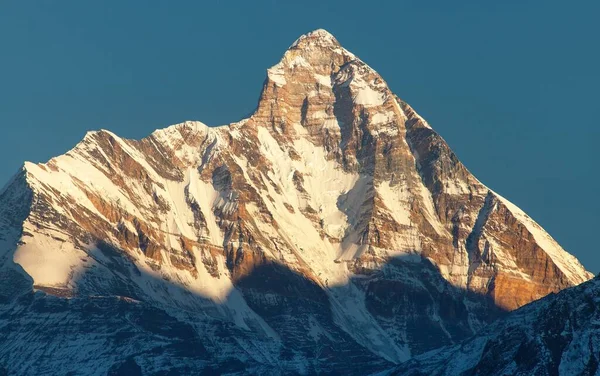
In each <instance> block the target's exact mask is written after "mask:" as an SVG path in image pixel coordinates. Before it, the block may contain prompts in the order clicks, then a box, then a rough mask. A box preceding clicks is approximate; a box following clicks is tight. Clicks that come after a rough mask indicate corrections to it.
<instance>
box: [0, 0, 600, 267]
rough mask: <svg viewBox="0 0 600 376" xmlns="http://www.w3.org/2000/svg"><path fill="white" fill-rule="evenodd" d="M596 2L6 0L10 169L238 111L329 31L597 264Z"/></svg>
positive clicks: (3, 99) (467, 157) (504, 190)
mask: <svg viewBox="0 0 600 376" xmlns="http://www.w3.org/2000/svg"><path fill="white" fill-rule="evenodd" d="M598 14H600V2H598V1H584V0H582V1H577V2H570V3H567V2H562V1H560V2H559V1H528V0H523V1H503V2H487V1H486V2H481V1H460V2H447V1H385V2H384V1H372V2H368V3H367V2H364V1H354V0H347V1H311V0H306V1H303V2H296V1H274V0H273V1H239V2H237V1H214V0H213V1H173V2H168V1H150V0H147V1H110V0H106V1H97V2H91V1H85V2H82V1H70V0H61V1H49V0H46V1H43V0H40V1H12V0H7V1H2V2H1V3H0V48H1V51H2V52H1V54H0V130H1V132H0V160H1V161H2V163H0V181H2V182H4V181H6V180H8V178H9V177H10V176H11V175H12V174H13V173H14V172H16V171H17V169H18V168H19V167H20V165H21V164H22V163H23V161H25V160H30V161H36V162H42V161H45V160H47V159H49V158H50V157H52V156H55V155H58V154H62V153H64V152H65V151H67V150H68V149H69V148H71V147H72V146H73V145H75V144H76V143H77V142H78V141H79V140H80V139H81V138H82V137H83V135H84V134H85V132H86V131H88V130H92V129H99V128H105V129H110V130H112V131H114V132H115V133H117V134H119V135H121V136H124V137H129V138H140V137H144V136H146V135H148V134H149V133H151V132H152V131H153V130H154V129H156V128H161V127H165V126H168V125H170V124H174V123H178V122H181V121H184V120H200V121H203V122H205V123H207V124H209V125H220V124H226V123H229V122H232V121H235V120H239V119H241V118H243V117H244V116H246V115H247V114H249V113H250V112H251V111H252V110H253V109H254V106H255V104H256V102H257V99H258V95H259V92H260V89H261V85H262V82H263V80H264V78H265V70H266V68H268V67H270V66H271V65H273V64H275V63H276V62H277V61H278V60H279V58H280V57H281V55H282V53H283V52H284V50H285V49H286V48H287V47H288V46H289V45H290V44H291V43H292V42H293V41H294V40H295V39H296V38H297V37H298V36H299V35H301V34H304V33H306V32H308V31H310V30H313V29H316V28H325V29H327V30H329V31H330V32H331V33H333V34H334V35H335V36H336V37H337V38H338V40H339V41H340V42H341V43H342V44H343V45H344V47H346V48H347V49H349V50H350V51H352V52H354V53H355V54H357V55H358V56H360V57H361V58H362V59H363V60H364V61H366V62H367V63H368V64H370V65H371V66H372V67H373V68H374V69H376V70H377V71H378V72H379V73H381V74H382V76H383V77H384V78H385V79H386V81H387V82H388V84H389V86H390V87H391V88H392V90H393V91H394V92H395V93H397V94H398V95H399V96H400V97H401V98H402V99H404V100H406V101H407V102H409V103H410V104H411V105H412V106H413V107H415V108H416V110H417V111H419V113H420V114H421V115H423V116H424V117H425V118H426V119H427V120H428V121H429V123H430V124H431V125H432V126H433V127H434V129H436V130H437V131H438V132H439V133H440V134H441V135H442V136H443V137H444V138H445V139H446V140H447V141H448V143H449V144H450V146H451V147H452V148H453V150H454V151H455V152H456V153H457V154H458V156H459V157H460V159H461V160H462V161H463V162H464V163H465V165H466V166H467V167H468V168H469V169H470V170H471V171H472V172H473V173H474V174H475V175H476V176H477V177H478V178H479V179H480V180H481V181H482V182H483V183H485V184H486V185H488V186H490V187H491V188H492V189H494V190H496V191H497V192H499V193H500V194H502V195H503V196H505V197H507V198H508V199H510V200H511V201H513V202H514V203H516V204H517V205H519V206H520V207H521V208H523V209H524V210H525V211H526V212H527V213H528V214H530V215H531V216H532V217H533V218H534V219H535V220H537V221H538V222H539V223H540V224H541V225H542V226H543V227H545V228H546V229H547V230H548V231H549V232H550V234H551V235H553V236H554V237H555V238H556V239H557V240H558V241H559V243H561V244H562V245H563V247H565V248H566V249H567V250H568V251H570V252H571V253H573V254H575V255H576V256H577V257H579V259H580V260H581V261H582V262H583V264H584V265H585V266H586V267H587V268H588V269H589V270H591V271H592V272H594V273H598V272H599V271H600V248H599V247H598V244H597V239H596V235H597V233H596V231H598V229H597V227H598V225H600V203H599V201H598V198H597V197H598V196H597V193H598V184H599V183H600V177H599V174H598V170H599V169H598V162H600V158H599V157H598V153H597V150H596V144H597V142H598V139H599V136H600V130H599V128H600V127H599V125H600V124H599V120H598V119H599V118H600V106H599V105H598V100H599V99H600V95H599V93H598V88H599V87H600V73H599V67H600V49H599V48H598V46H599V45H600V26H598V25H599V23H598V22H597V16H598ZM0 185H1V183H0Z"/></svg>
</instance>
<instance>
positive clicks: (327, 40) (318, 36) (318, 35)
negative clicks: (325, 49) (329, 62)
mask: <svg viewBox="0 0 600 376" xmlns="http://www.w3.org/2000/svg"><path fill="white" fill-rule="evenodd" d="M314 43H317V44H319V45H322V46H327V45H329V46H332V47H337V46H339V45H340V44H339V42H338V41H337V39H335V37H334V36H333V35H332V34H331V33H330V32H329V31H327V30H325V29H316V30H313V31H311V32H309V33H307V34H304V35H301V36H300V38H298V39H296V41H295V42H294V43H293V44H292V46H291V47H290V48H301V47H302V46H308V45H311V44H314Z"/></svg>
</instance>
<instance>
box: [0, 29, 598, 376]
mask: <svg viewBox="0 0 600 376" xmlns="http://www.w3.org/2000/svg"><path fill="white" fill-rule="evenodd" d="M0 203H1V205H0V224H1V228H2V233H1V234H0V236H1V238H0V265H1V266H0V268H1V269H0V275H1V277H0V282H1V285H0V299H1V300H0V301H1V302H3V303H2V305H0V331H2V333H3V334H5V335H4V336H3V337H2V338H3V339H0V342H2V343H3V345H2V346H0V367H2V366H3V367H5V368H6V369H8V370H9V371H15V372H18V371H19V370H21V371H22V370H25V372H31V373H37V374H43V373H44V372H50V371H52V370H59V371H60V372H59V373H67V372H69V371H76V370H78V369H81V368H82V367H86V369H88V370H89V372H88V373H98V374H106V372H107V371H109V370H110V372H117V373H118V372H120V371H119V370H121V371H123V372H125V370H129V371H131V370H135V372H138V371H139V372H142V373H148V374H151V373H160V372H163V371H172V372H185V373H189V372H198V371H199V370H203V371H204V372H209V371H214V372H216V373H222V372H233V373H235V372H242V373H243V372H249V373H252V372H269V371H272V370H273V369H276V368H274V367H278V368H277V369H278V370H279V371H280V372H283V373H285V372H297V373H316V372H324V373H327V372H346V373H358V374H364V373H365V372H366V370H377V369H385V368H389V366H390V365H392V364H394V363H399V362H403V361H406V360H408V359H410V358H411V357H413V356H415V355H418V354H421V353H423V352H425V351H429V350H432V349H435V348H438V347H440V346H444V345H451V344H453V343H456V342H457V341H460V340H462V339H464V338H467V337H469V336H471V335H473V333H475V332H476V331H478V330H479V329H480V328H482V327H483V326H485V325H487V324H488V323H490V322H491V321H493V320H494V319H495V318H497V317H498V316H500V315H503V314H504V312H506V311H509V310H512V309H515V308H518V307H520V306H522V305H524V304H527V303H529V302H531V301H533V300H535V299H538V298H540V297H543V296H545V295H547V294H548V293H551V292H557V291H559V290H562V289H564V288H566V287H570V286H573V285H577V284H579V283H581V282H584V281H586V280H588V279H589V278H591V274H590V273H588V272H587V271H585V270H584V268H583V267H582V266H581V264H580V263H579V262H578V261H577V260H576V259H575V258H574V257H573V256H571V255H570V254H568V253H566V252H565V251H564V250H563V249H562V248H561V247H560V246H559V245H558V244H557V243H556V242H555V241H554V240H553V239H552V237H550V236H549V235H548V234H547V233H546V232H545V231H544V230H543V229H542V228H540V226H539V225H538V224H537V223H536V222H535V221H533V220H532V219H531V218H529V217H528V216H527V215H526V214H525V213H523V212H522V211H521V210H520V209H519V208H517V207H516V206H515V205H513V204H511V203H510V202H509V201H507V200H506V199H504V198H503V197H501V196H499V195H498V194H496V193H495V192H493V191H492V190H490V189H489V188H487V187H486V186H484V185H483V184H482V183H481V182H479V181H478V180H477V179H476V178H475V177H474V176H473V175H471V174H470V173H469V171H468V170H467V169H466V168H465V167H464V166H463V165H462V163H461V162H460V161H459V160H458V159H457V157H456V155H455V154H454V153H453V152H452V151H451V150H450V149H449V147H448V145H447V144H446V143H445V141H444V140H443V139H442V138H441V137H440V136H439V135H438V134H437V133H436V132H435V131H434V130H433V129H432V128H431V127H430V126H429V125H428V124H427V123H426V122H425V120H423V119H422V118H421V117H420V116H419V115H418V114H417V113H416V112H415V111H414V110H413V109H412V108H411V107H410V106H409V105H408V104H406V103H405V102H403V101H402V100H400V99H399V98H398V97H397V96H396V95H395V94H393V93H392V92H391V91H390V89H389V88H388V87H387V84H386V83H385V81H384V80H383V78H382V77H381V76H379V74H377V72H375V71H374V70H373V69H372V68H370V67H369V66H368V65H366V64H365V63H364V62H362V61H361V60H360V59H358V58H357V57H356V56H354V55H353V54H352V53H350V52H348V51H347V50H345V49H344V48H343V47H341V46H340V44H339V43H338V42H337V41H336V39H335V38H334V37H333V36H332V35H331V34H329V33H327V32H326V31H324V30H316V31H314V32H312V33H309V34H307V35H304V36H302V37H300V38H299V39H298V40H297V41H296V42H295V43H294V44H293V45H292V46H291V47H290V48H289V49H288V50H287V51H286V52H285V54H284V56H283V58H282V60H281V61H280V62H279V63H278V64H277V65H275V66H274V67H272V68H270V69H268V70H267V79H266V80H265V83H264V86H263V90H262V93H261V96H260V100H259V103H258V106H257V109H256V111H255V112H254V114H253V115H252V116H251V117H249V118H248V119H244V120H242V121H240V122H237V123H233V124H230V125H228V126H221V127H210V128H209V127H207V126H205V125H204V124H202V123H199V122H186V123H182V124H177V125H174V126H171V127H169V128H165V129H161V130H157V131H155V132H154V133H152V134H151V135H150V136H149V137H147V138H144V139H142V140H139V141H137V140H127V139H123V138H120V137H118V136H117V135H115V134H113V133H111V132H109V131H105V130H102V131H98V132H90V133H88V134H87V135H86V136H85V138H84V139H83V140H82V141H81V142H80V143H79V144H78V145H76V146H75V148H73V149H72V150H71V151H69V152H67V153H66V154H65V155H62V156H59V157H56V158H53V159H51V160H50V161H48V162H47V163H44V164H32V163H26V164H25V166H24V168H23V169H22V170H21V171H20V172H19V173H18V174H17V175H16V176H15V177H14V178H13V179H12V180H11V181H10V182H9V183H8V184H7V185H6V187H5V188H4V189H3V190H2V191H1V193H0ZM142 343H143V345H141V344H142ZM48 349H52V350H51V351H50V350H48ZM48 354H51V355H52V357H51V358H49V357H48ZM1 359H6V361H5V364H2V363H1V362H2V361H1ZM66 359H69V361H68V362H67V361H66ZM122 367H125V368H122ZM0 370H1V368H0ZM131 372H133V371H131Z"/></svg>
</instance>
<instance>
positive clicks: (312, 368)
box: [0, 242, 503, 375]
mask: <svg viewBox="0 0 600 376" xmlns="http://www.w3.org/2000/svg"><path fill="white" fill-rule="evenodd" d="M89 255H90V257H93V258H95V259H96V260H98V261H99V262H102V263H103V265H104V266H105V267H106V270H108V271H109V273H106V270H104V271H102V273H103V274H99V273H98V271H96V270H94V268H90V269H86V270H83V271H81V272H80V273H77V275H78V278H77V279H76V280H74V285H73V286H72V293H71V294H65V293H64V290H61V289H52V288H43V287H39V286H38V287H35V288H34V286H33V284H32V282H31V284H30V285H29V286H30V289H29V291H28V292H25V293H20V294H16V295H15V296H13V298H12V299H10V300H6V301H4V302H3V304H2V305H0V323H3V325H1V326H0V333H1V338H2V339H1V340H0V343H1V345H0V360H1V361H0V366H2V367H4V368H5V369H7V372H8V374H38V375H41V374H56V373H60V374H72V375H78V374H110V375H120V374H123V375H125V374H127V375H129V374H144V375H167V374H168V375H183V374H257V373H262V374H332V375H336V374H344V375H348V374H356V375H359V374H360V375H362V374H368V373H371V372H376V371H380V370H383V369H387V368H390V367H392V366H393V365H394V364H395V363H399V362H402V361H405V360H407V359H408V358H409V357H411V356H414V355H416V354H420V353H422V352H425V351H428V350H431V349H435V348H437V347H440V346H444V345H451V344H454V343H457V342H458V341H460V340H463V339H465V338H467V337H470V336H471V335H473V334H474V332H476V331H477V330H478V329H479V328H480V327H481V326H483V325H486V324H487V323H490V322H492V321H493V320H494V319H495V318H497V317H499V316H501V315H503V310H502V309H500V308H498V307H496V306H494V304H493V302H492V301H491V300H490V299H489V298H487V297H485V296H479V295H477V294H474V293H471V292H467V291H464V290H462V289H460V288H456V287H454V286H452V285H450V284H449V283H448V282H446V281H445V280H444V279H443V277H442V276H441V274H440V272H439V270H438V269H437V268H436V267H435V266H434V265H432V264H431V263H430V262H429V261H428V260H426V259H422V258H420V257H419V256H415V255H412V256H408V255H407V256H403V257H397V258H394V259H391V260H389V261H388V262H386V263H385V264H383V265H381V266H380V267H377V268H374V269H373V270H368V271H367V270H363V271H362V272H363V273H364V274H362V275H357V276H355V277H353V278H352V279H350V280H349V281H348V282H347V284H343V285H339V286H323V285H321V284H320V283H318V282H315V281H314V280H312V279H311V278H309V277H307V276H305V275H303V274H300V273H298V272H296V271H294V270H291V269H290V268H288V267H287V266H285V265H282V264H279V263H276V262H265V263H263V264H261V265H258V266H257V267H255V268H254V269H253V270H252V271H251V272H250V273H248V274H247V275H246V276H244V277H242V278H240V279H238V280H237V281H236V283H235V288H234V289H233V290H231V291H230V292H229V294H228V295H227V296H226V297H225V299H223V300H222V301H218V302H216V301H214V300H213V299H211V298H210V297H208V296H203V295H202V294H199V293H194V292H191V291H189V290H188V289H187V288H185V287H184V286H181V285H180V284H178V283H176V282H173V281H169V280H166V279H164V278H159V277H157V276H156V275H150V274H148V273H146V272H145V271H143V270H142V269H139V268H137V267H136V266H135V264H134V263H133V262H132V260H131V257H130V256H128V255H127V253H126V251H123V250H120V249H117V248H114V247H113V246H111V245H109V244H108V243H103V242H100V243H98V247H97V249H96V250H95V251H94V252H90V253H89ZM240 297H241V299H240Z"/></svg>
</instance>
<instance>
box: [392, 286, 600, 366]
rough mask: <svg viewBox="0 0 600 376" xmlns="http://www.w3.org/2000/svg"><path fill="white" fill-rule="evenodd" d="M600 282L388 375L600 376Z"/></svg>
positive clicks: (538, 303)
mask: <svg viewBox="0 0 600 376" xmlns="http://www.w3.org/2000/svg"><path fill="white" fill-rule="evenodd" d="M598 307H600V279H599V278H598V277H597V278H595V279H594V280H592V281H588V282H586V283H584V284H582V285H579V286H577V287H573V288H570V289H567V290H565V291H561V292H560V293H558V294H551V295H550V296H547V297H545V298H543V299H541V300H539V301H536V302H533V303H531V304H529V305H527V306H526V307H523V308H521V309H519V310H517V311H515V312H512V313H511V314H510V315H508V316H507V317H506V318H504V319H502V320H499V321H497V322H496V323H494V324H492V325H490V326H489V327H487V328H485V329H484V330H482V331H481V332H479V333H478V334H477V335H476V336H474V337H473V338H471V339H469V340H467V341H464V342H463V343H461V344H460V345H457V346H451V347H447V348H443V349H440V350H439V351H433V352H430V353H427V354H424V355H422V356H417V357H416V358H414V359H411V360H410V361H409V362H406V363H404V364H403V365H402V366H399V367H397V368H396V369H393V370H390V372H387V373H383V374H388V375H390V376H391V375H403V376H417V375H436V376H441V375H448V376H455V375H573V376H576V375H581V376H583V375H598V374H599V372H600V366H599V364H600V335H598V334H599V332H600V325H599V323H600V310H599V309H598Z"/></svg>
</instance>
